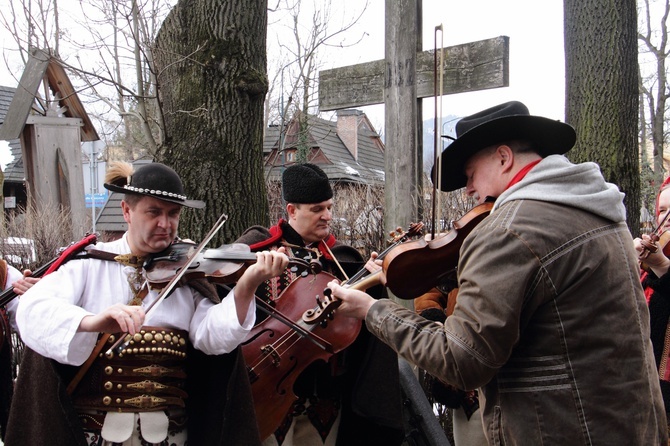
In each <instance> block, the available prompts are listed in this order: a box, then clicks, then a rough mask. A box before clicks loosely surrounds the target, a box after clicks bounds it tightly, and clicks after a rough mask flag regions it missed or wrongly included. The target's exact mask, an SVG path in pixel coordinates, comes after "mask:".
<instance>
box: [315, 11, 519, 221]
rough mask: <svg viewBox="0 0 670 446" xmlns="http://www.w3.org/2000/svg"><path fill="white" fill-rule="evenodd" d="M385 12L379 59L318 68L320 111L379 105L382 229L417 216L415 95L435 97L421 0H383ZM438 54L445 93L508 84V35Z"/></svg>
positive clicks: (419, 122) (418, 144)
mask: <svg viewBox="0 0 670 446" xmlns="http://www.w3.org/2000/svg"><path fill="white" fill-rule="evenodd" d="M385 9H386V21H385V30H386V45H385V58H384V59H383V60H377V61H374V62H367V63H363V64H358V65H351V66H347V67H342V68H335V69H332V70H326V71H321V72H320V73H319V109H320V111H330V110H338V109H344V108H352V107H361V106H365V105H373V104H382V103H383V104H385V110H384V128H385V135H386V138H385V145H386V154H385V157H384V158H385V173H386V175H385V176H386V184H385V202H386V203H385V213H384V226H385V229H386V230H387V232H390V231H392V230H394V229H395V228H397V227H398V226H400V227H407V225H408V224H409V223H410V222H416V221H419V220H422V219H423V215H421V214H422V213H423V212H422V210H421V208H420V201H421V200H420V199H419V197H420V193H421V184H422V171H423V168H422V166H423V160H422V158H423V155H422V150H421V142H422V139H423V136H422V133H423V128H422V121H423V119H422V117H421V99H422V98H426V97H431V96H434V91H435V82H434V78H435V75H434V71H435V70H434V66H435V63H434V60H435V59H434V51H423V52H421V51H420V48H421V42H420V36H421V0H413V1H402V2H399V1H397V0H386V4H385ZM417 53H418V54H417ZM444 54H445V57H444V63H443V65H442V67H441V69H442V70H443V73H444V87H443V91H444V93H445V94H454V93H463V92H469V91H477V90H484V89H490V88H498V87H506V86H509V38H508V37H496V38H492V39H488V40H481V41H478V42H471V43H466V44H462V45H456V46H450V47H446V48H444ZM435 131H439V129H435Z"/></svg>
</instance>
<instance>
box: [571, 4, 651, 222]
mask: <svg viewBox="0 0 670 446" xmlns="http://www.w3.org/2000/svg"><path fill="white" fill-rule="evenodd" d="M563 5H564V10H565V14H564V15H565V18H564V23H565V25H564V28H565V67H566V68H565V69H566V118H567V119H566V120H567V122H568V123H570V124H571V125H573V126H574V127H575V129H576V131H577V144H576V146H575V148H573V149H572V150H571V151H570V152H568V156H569V157H570V159H572V160H573V161H576V162H583V161H595V162H596V163H598V164H599V165H600V168H601V169H602V172H603V174H604V176H605V178H606V179H607V181H610V182H612V183H615V184H616V185H618V186H619V188H620V189H621V190H622V191H623V192H624V193H625V194H626V198H625V200H624V202H625V204H626V208H627V210H628V227H629V228H630V230H631V232H632V233H633V234H635V235H637V234H639V232H640V171H639V155H638V144H637V135H638V132H637V131H638V121H637V117H638V116H637V114H638V79H637V38H636V37H637V11H636V5H635V2H632V1H629V0H613V1H605V0H564V3H563Z"/></svg>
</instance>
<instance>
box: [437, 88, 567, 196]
mask: <svg viewBox="0 0 670 446" xmlns="http://www.w3.org/2000/svg"><path fill="white" fill-rule="evenodd" d="M512 140H524V141H530V142H531V143H532V144H533V149H534V150H535V151H536V152H537V153H538V154H539V155H540V156H541V157H542V158H544V157H546V156H549V155H556V154H564V153H566V152H567V151H568V150H570V149H571V148H572V147H573V146H574V145H575V141H576V140H577V134H576V133H575V129H574V128H572V126H570V125H568V124H565V123H563V122H560V121H555V120H552V119H549V118H544V117H542V116H532V115H531V114H530V113H529V111H528V107H526V106H525V105H524V104H523V103H521V102H518V101H511V102H506V103H504V104H500V105H496V106H495V107H491V108H488V109H486V110H483V111H480V112H479V113H475V114H474V115H471V116H466V117H464V118H462V119H461V120H460V121H458V122H457V123H456V139H455V140H454V141H453V142H452V143H451V144H449V146H447V148H446V149H444V151H443V152H442V162H441V170H442V181H441V184H440V190H442V191H445V192H450V191H453V190H456V189H460V188H461V187H465V185H466V184H467V177H466V176H465V163H466V162H467V161H468V159H469V158H470V157H471V156H472V155H474V154H475V153H477V152H479V151H480V150H482V149H484V148H486V147H489V146H492V145H494V144H498V143H503V142H506V141H512ZM432 178H433V180H434V181H435V178H436V177H435V166H433V170H432Z"/></svg>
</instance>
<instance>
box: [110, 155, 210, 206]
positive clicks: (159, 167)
mask: <svg viewBox="0 0 670 446" xmlns="http://www.w3.org/2000/svg"><path fill="white" fill-rule="evenodd" d="M125 181H126V183H125V184H123V185H117V184H109V183H105V184H104V185H105V189H108V190H111V191H113V192H120V193H122V194H135V195H146V196H147V197H154V198H157V199H159V200H163V201H168V202H170V203H176V204H180V205H182V206H187V207H190V208H196V209H202V208H204V207H205V202H204V201H200V200H189V199H188V198H186V194H185V193H184V186H183V185H182V182H181V179H180V178H179V175H177V172H175V171H174V170H172V169H171V168H170V167H168V166H166V165H165V164H161V163H150V164H145V165H144V166H142V167H140V168H139V169H137V171H136V172H134V173H133V174H132V175H131V176H130V177H128V178H126V179H125Z"/></svg>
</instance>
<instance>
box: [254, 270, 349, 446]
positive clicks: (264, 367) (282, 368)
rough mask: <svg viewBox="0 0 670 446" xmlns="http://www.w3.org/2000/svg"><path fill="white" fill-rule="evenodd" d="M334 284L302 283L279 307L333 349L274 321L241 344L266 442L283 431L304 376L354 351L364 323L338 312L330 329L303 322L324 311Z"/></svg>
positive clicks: (327, 277)
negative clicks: (325, 295)
mask: <svg viewBox="0 0 670 446" xmlns="http://www.w3.org/2000/svg"><path fill="white" fill-rule="evenodd" d="M333 279H335V277H334V276H333V275H331V274H328V273H325V272H321V273H319V274H310V275H307V276H305V277H298V278H297V279H295V280H294V281H293V282H291V284H290V285H289V286H288V287H287V288H286V289H285V290H284V291H283V292H282V293H281V294H280V296H279V298H278V299H277V300H276V301H275V303H276V310H277V311H278V312H280V313H281V314H283V315H284V316H286V317H287V318H289V319H290V320H292V321H295V323H296V324H298V325H299V326H300V327H301V328H303V329H304V330H307V331H309V332H311V333H312V334H314V335H315V336H317V337H318V338H319V339H320V340H322V341H325V343H326V344H327V345H328V349H324V348H322V347H319V346H318V345H317V344H316V343H315V342H312V341H311V340H310V339H306V338H305V337H304V336H303V335H300V334H298V333H297V332H296V331H294V330H293V329H292V328H290V327H289V326H287V325H286V324H285V323H283V322H281V321H279V320H277V319H275V318H273V317H268V318H267V319H265V320H264V321H263V322H261V323H259V324H257V325H256V326H255V327H254V328H253V329H252V330H251V332H250V333H249V336H248V337H247V340H245V341H244V342H243V343H242V344H241V347H242V354H243V355H244V360H245V362H246V365H247V369H248V371H249V381H250V382H251V390H252V395H253V398H254V406H255V408H256V418H257V420H258V424H259V431H260V434H261V439H265V438H267V437H269V436H270V435H271V434H272V433H273V432H274V431H275V430H276V429H277V428H278V427H279V425H280V424H281V422H282V421H283V420H284V418H285V416H286V414H287V413H288V411H289V409H290V408H291V405H292V404H293V403H294V402H295V401H296V400H297V399H298V398H297V396H296V395H295V393H294V391H293V385H294V384H295V382H296V379H297V378H298V376H299V375H300V373H302V371H304V370H305V368H307V366H309V365H310V364H312V363H313V362H314V361H318V360H322V361H328V359H329V358H330V357H331V356H332V355H333V354H335V353H338V352H340V351H342V350H344V349H345V348H347V347H348V346H349V345H351V344H352V343H353V342H354V341H355V340H356V338H357V337H358V334H359V333H360V330H361V326H362V321H360V320H357V319H353V318H348V317H338V316H337V314H336V310H334V311H333V312H332V314H331V317H330V318H329V319H328V320H326V321H325V322H324V323H317V324H307V323H306V322H305V321H304V320H303V314H304V313H305V312H307V311H309V310H313V309H314V307H315V305H316V306H318V304H317V299H319V300H320V299H321V298H323V292H324V289H325V288H326V285H327V284H328V282H330V281H331V280H333Z"/></svg>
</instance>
